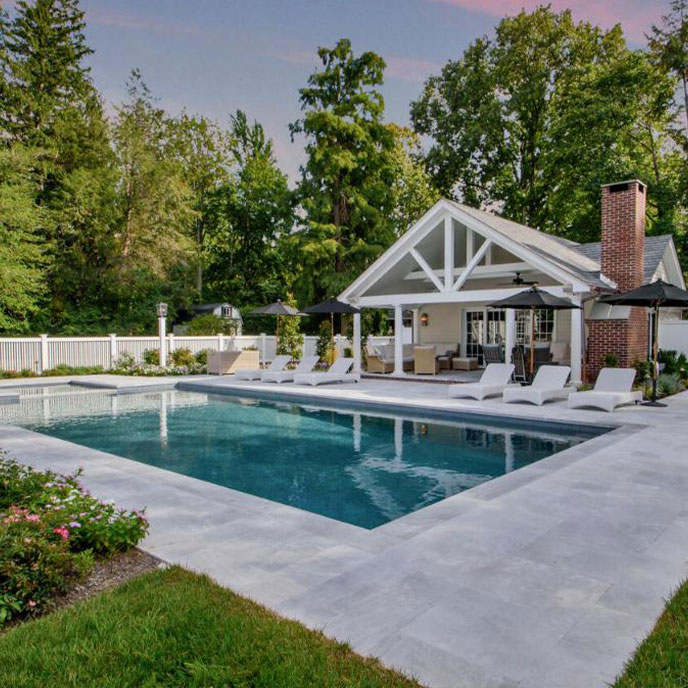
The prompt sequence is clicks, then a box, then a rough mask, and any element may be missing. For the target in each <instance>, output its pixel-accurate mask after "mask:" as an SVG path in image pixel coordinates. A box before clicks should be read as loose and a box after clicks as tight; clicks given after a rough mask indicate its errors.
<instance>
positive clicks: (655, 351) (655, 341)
mask: <svg viewBox="0 0 688 688" xmlns="http://www.w3.org/2000/svg"><path fill="white" fill-rule="evenodd" d="M654 313H655V321H654V322H653V323H652V399H651V401H648V402H645V406H666V404H665V403H663V402H661V401H657V376H658V373H659V361H658V359H659V302H657V303H656V304H655V311H654Z"/></svg>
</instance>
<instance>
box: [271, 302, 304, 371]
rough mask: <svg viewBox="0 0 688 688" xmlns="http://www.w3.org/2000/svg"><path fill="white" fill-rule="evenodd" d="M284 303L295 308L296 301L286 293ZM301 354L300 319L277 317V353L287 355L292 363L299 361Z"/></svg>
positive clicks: (287, 316)
mask: <svg viewBox="0 0 688 688" xmlns="http://www.w3.org/2000/svg"><path fill="white" fill-rule="evenodd" d="M284 303H285V304H286V305H287V306H292V307H293V308H296V299H294V296H293V294H290V293H288V294H287V298H286V299H285V301H284ZM302 352H303V334H301V318H300V317H299V316H298V315H278V316H277V353H278V354H280V355H285V354H288V355H289V356H291V359H292V361H300V360H301V354H302Z"/></svg>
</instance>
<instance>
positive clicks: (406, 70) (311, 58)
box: [263, 46, 442, 84]
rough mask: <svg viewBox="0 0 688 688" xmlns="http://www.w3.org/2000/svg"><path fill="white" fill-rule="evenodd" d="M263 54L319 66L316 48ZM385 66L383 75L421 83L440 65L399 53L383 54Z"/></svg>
mask: <svg viewBox="0 0 688 688" xmlns="http://www.w3.org/2000/svg"><path fill="white" fill-rule="evenodd" d="M263 54H264V55H269V56H270V57H274V58H276V59H278V60H281V61H282V62H288V63H290V64H298V65H305V66H312V67H313V68H315V67H318V66H320V59H319V58H318V54H317V49H316V48H311V49H309V48H305V47H293V46H292V47H288V48H284V49H274V50H266V51H263ZM383 58H384V60H385V62H386V63H387V68H386V69H385V77H388V78H392V79H401V80H402V81H410V82H411V83H414V84H422V83H423V82H424V81H425V80H426V79H427V78H428V76H429V75H430V74H432V73H433V72H438V71H439V70H440V69H441V68H442V65H441V64H439V63H436V62H430V61H429V60H421V59H417V58H414V57H401V56H399V55H383Z"/></svg>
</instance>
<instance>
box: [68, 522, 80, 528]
mask: <svg viewBox="0 0 688 688" xmlns="http://www.w3.org/2000/svg"><path fill="white" fill-rule="evenodd" d="M69 527H70V528H81V523H79V521H72V522H71V523H70V524H69Z"/></svg>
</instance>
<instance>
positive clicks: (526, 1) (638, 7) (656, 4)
mask: <svg viewBox="0 0 688 688" xmlns="http://www.w3.org/2000/svg"><path fill="white" fill-rule="evenodd" d="M428 1H429V2H441V3H444V4H447V5H453V6H455V7H460V8H462V9H466V10H472V11H475V12H481V13H483V14H487V15H489V16H492V17H502V16H505V15H513V14H517V13H518V12H520V11H521V10H522V9H525V10H527V11H532V10H534V9H535V8H536V7H538V6H540V5H546V4H551V6H552V9H553V10H555V11H558V12H560V11H561V10H565V9H570V10H571V12H572V14H573V16H574V17H575V18H576V19H578V20H586V21H590V22H592V23H593V24H600V25H601V26H604V27H606V28H611V27H612V26H614V25H615V24H618V23H621V25H622V26H623V28H624V31H625V33H626V35H627V37H628V38H629V39H631V40H633V41H636V42H639V41H644V35H645V33H647V32H648V31H649V30H650V27H651V26H652V24H656V23H657V22H659V20H660V19H661V15H662V13H663V12H664V13H665V12H666V11H667V6H666V3H664V2H662V1H661V0H604V1H601V0H547V1H545V0H428Z"/></svg>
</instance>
